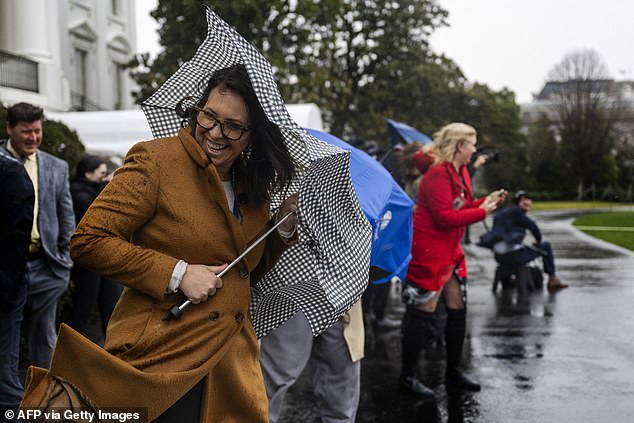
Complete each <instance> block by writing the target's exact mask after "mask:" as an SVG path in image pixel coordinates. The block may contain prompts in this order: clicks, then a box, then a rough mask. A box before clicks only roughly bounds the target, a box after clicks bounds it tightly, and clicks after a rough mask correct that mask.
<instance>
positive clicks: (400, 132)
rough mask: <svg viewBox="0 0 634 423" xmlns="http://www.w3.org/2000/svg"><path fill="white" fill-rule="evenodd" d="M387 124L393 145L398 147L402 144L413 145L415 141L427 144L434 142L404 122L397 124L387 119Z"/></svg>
mask: <svg viewBox="0 0 634 423" xmlns="http://www.w3.org/2000/svg"><path fill="white" fill-rule="evenodd" d="M385 122H386V123H387V133H388V134H389V136H390V139H391V140H392V145H396V144H398V143H400V142H404V143H406V144H411V143H413V142H414V141H419V142H421V143H423V144H427V143H430V142H431V141H432V140H431V138H429V137H428V136H427V135H425V134H423V133H422V132H420V131H419V130H418V129H415V128H412V127H411V126H409V125H407V124H405V123H403V122H397V121H395V120H392V119H387V118H386V119H385Z"/></svg>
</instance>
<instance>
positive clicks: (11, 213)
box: [0, 164, 35, 307]
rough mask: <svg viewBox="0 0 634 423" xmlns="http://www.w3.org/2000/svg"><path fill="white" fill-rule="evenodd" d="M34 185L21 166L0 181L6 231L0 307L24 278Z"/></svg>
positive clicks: (0, 206)
mask: <svg viewBox="0 0 634 423" xmlns="http://www.w3.org/2000/svg"><path fill="white" fill-rule="evenodd" d="M34 202H35V194H34V191H33V184H32V183H31V180H30V179H29V177H28V175H27V173H26V171H25V170H24V167H23V166H22V165H19V164H18V165H15V166H11V167H10V168H9V169H8V170H7V172H6V173H5V175H3V177H2V178H1V179H0V216H2V218H3V219H6V220H5V221H4V222H3V224H2V227H4V228H6V229H8V232H7V233H6V234H3V238H4V240H5V242H6V245H5V246H3V247H6V248H3V251H4V256H3V257H2V260H0V263H1V264H0V298H1V299H2V301H1V302H0V303H1V305H2V306H3V307H5V306H8V305H9V304H12V303H13V301H15V297H16V293H17V291H18V287H19V284H20V283H21V281H22V277H23V275H24V267H25V266H26V256H27V252H28V249H29V244H30V243H31V227H32V225H33V205H34Z"/></svg>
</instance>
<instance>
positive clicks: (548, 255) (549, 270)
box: [537, 241, 568, 291]
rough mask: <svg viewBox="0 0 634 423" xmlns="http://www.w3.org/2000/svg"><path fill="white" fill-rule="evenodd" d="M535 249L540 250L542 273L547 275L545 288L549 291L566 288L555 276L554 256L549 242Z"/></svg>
mask: <svg viewBox="0 0 634 423" xmlns="http://www.w3.org/2000/svg"><path fill="white" fill-rule="evenodd" d="M537 248H539V249H540V250H542V251H543V252H544V254H542V260H543V262H544V273H546V274H547V275H548V283H547V285H546V286H547V287H548V289H549V290H550V291H554V290H558V289H564V288H568V284H565V283H563V282H562V281H561V279H559V278H558V277H557V276H556V275H555V271H556V270H555V254H554V253H553V248H552V246H551V245H550V242H547V241H544V242H541V243H539V244H538V245H537Z"/></svg>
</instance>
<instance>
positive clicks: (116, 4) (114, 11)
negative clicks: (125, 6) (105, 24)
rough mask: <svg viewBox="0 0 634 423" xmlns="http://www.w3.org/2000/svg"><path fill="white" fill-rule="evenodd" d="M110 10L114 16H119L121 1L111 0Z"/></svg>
mask: <svg viewBox="0 0 634 423" xmlns="http://www.w3.org/2000/svg"><path fill="white" fill-rule="evenodd" d="M110 8H111V10H112V14H113V15H114V16H119V13H121V5H120V4H119V0H111V2H110Z"/></svg>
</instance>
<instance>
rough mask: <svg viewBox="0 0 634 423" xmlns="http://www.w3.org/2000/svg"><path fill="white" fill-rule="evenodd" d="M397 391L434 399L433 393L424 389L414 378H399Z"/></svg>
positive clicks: (428, 389) (426, 388)
mask: <svg viewBox="0 0 634 423" xmlns="http://www.w3.org/2000/svg"><path fill="white" fill-rule="evenodd" d="M398 390H399V392H401V393H403V394H413V395H420V396H422V397H425V398H434V391H433V390H431V389H430V388H428V387H426V386H425V384H423V382H421V381H420V380H419V379H418V378H417V377H416V376H405V377H404V376H401V377H400V378H399V379H398Z"/></svg>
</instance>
